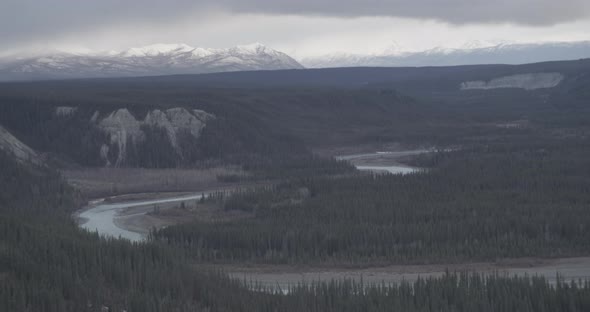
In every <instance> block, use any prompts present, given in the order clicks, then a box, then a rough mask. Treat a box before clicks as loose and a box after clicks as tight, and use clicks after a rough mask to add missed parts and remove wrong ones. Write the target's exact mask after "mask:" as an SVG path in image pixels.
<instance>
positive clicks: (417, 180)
mask: <svg viewBox="0 0 590 312" xmlns="http://www.w3.org/2000/svg"><path fill="white" fill-rule="evenodd" d="M588 143H589V142H588V141H587V139H583V140H577V139H574V140H557V141H553V142H552V141H551V140H546V142H544V143H543V144H536V143H529V144H525V143H522V142H519V143H518V144H506V143H501V144H493V145H488V146H480V147H474V148H472V149H466V150H462V151H456V152H451V153H439V154H434V155H429V156H424V158H423V159H421V160H418V161H419V162H420V164H421V165H428V166H430V167H432V169H430V170H429V172H428V173H427V174H415V175H409V176H398V175H377V176H371V175H364V176H351V175H349V176H345V177H339V178H325V177H324V178H307V179H299V180H297V179H296V180H294V181H291V182H289V183H285V184H283V185H280V186H278V187H274V188H270V189H267V190H256V191H249V192H244V193H240V194H235V195H234V196H231V197H230V198H229V199H227V200H226V201H225V202H223V205H224V206H225V208H226V209H239V210H245V211H249V212H253V213H254V215H255V216H254V217H253V218H250V219H246V220H239V221H233V222H227V223H215V224H211V223H205V222H201V223H195V224H183V225H179V226H174V227H168V228H166V229H163V230H161V231H159V232H156V233H155V234H154V237H155V239H157V240H160V241H163V242H166V243H168V244H171V245H175V246H179V247H182V248H187V249H189V250H191V251H192V252H193V254H194V255H195V256H197V257H198V258H200V259H202V260H205V261H230V262H231V261H238V260H239V261H256V262H273V263H276V262H278V263H300V262H326V263H331V262H345V263H371V262H382V261H385V262H392V261H393V262H398V263H415V262H427V263H430V262H456V261H464V260H468V261H474V260H494V259H497V258H504V257H523V256H545V257H563V256H575V255H586V254H588V252H590V231H588V224H590V214H589V213H588V204H589V203H590V158H588V157H587V156H588V155H590V144H588ZM302 193H303V194H307V196H303V197H302V196H301V194H302Z"/></svg>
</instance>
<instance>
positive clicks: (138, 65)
mask: <svg viewBox="0 0 590 312" xmlns="http://www.w3.org/2000/svg"><path fill="white" fill-rule="evenodd" d="M301 68H303V66H302V65H301V64H299V63H298V62H297V61H296V60H294V59H293V58H291V57H290V56H288V55H287V54H285V53H282V52H279V51H276V50H273V49H271V48H269V47H266V46H264V45H262V44H260V43H255V44H251V45H243V46H237V47H233V48H228V49H207V48H195V47H191V46H189V45H187V44H153V45H148V46H145V47H137V48H131V49H128V50H126V51H122V52H116V51H109V52H97V53H89V54H84V55H82V54H73V53H65V52H60V51H50V52H48V53H46V54H39V55H34V56H29V57H24V58H23V57H13V58H8V59H6V58H4V59H2V62H0V80H22V79H26V80H30V79H55V78H93V77H132V76H152V75H171V74H201V73H213V72H225V71H243V70H277V69H301Z"/></svg>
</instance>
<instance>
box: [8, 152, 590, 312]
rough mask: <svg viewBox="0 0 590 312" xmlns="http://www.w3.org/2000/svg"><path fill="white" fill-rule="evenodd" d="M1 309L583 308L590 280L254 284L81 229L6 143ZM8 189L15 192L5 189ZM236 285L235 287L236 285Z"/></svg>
mask: <svg viewBox="0 0 590 312" xmlns="http://www.w3.org/2000/svg"><path fill="white" fill-rule="evenodd" d="M0 169H1V172H2V174H1V175H0V189H2V190H7V192H4V191H3V192H2V193H0V194H1V195H2V196H1V197H0V234H1V235H0V246H1V248H0V281H1V282H2V283H0V310H2V311H40V312H45V311H47V312H51V311H55V312H64V311H72V312H74V311H76V312H78V311H97V312H98V311H101V312H102V311H105V310H108V311H130V312H150V311H269V312H270V311H317V312H320V311H392V309H393V310H394V311H405V312H407V311H441V310H453V311H465V312H467V311H473V309H478V310H479V311H514V310H519V311H539V310H547V311H583V310H585V309H588V308H590V307H589V306H588V302H590V286H589V285H588V284H587V283H584V284H571V285H570V284H562V283H559V284H558V285H557V287H556V288H554V287H552V286H550V285H549V284H548V283H547V282H546V281H545V280H543V279H541V278H535V279H531V278H506V277H501V276H492V277H483V276H478V275H455V274H449V275H446V276H444V277H442V278H439V279H428V280H418V281H417V282H416V283H415V284H408V283H402V284H401V285H389V286H387V287H385V285H382V286H371V287H368V288H367V285H362V284H358V283H353V282H334V283H329V284H323V283H322V284H314V285H308V286H299V287H295V288H293V289H290V291H289V292H287V293H286V294H284V293H282V292H280V293H272V292H264V291H250V290H248V289H247V288H246V287H244V286H243V285H241V283H240V282H236V281H230V280H229V279H228V278H227V277H225V276H224V275H223V274H221V273H215V272H213V273H211V272H207V271H201V270H199V268H198V266H197V267H196V268H195V266H193V265H191V263H190V261H191V260H190V259H191V258H190V257H186V256H184V253H183V252H182V251H180V250H175V249H171V248H168V247H165V246H159V245H157V244H154V243H146V244H131V243H129V242H127V241H124V240H116V239H109V240H105V239H103V238H99V237H98V236H97V235H92V234H89V233H86V232H83V231H81V230H79V229H78V228H77V226H76V225H75V224H74V223H73V221H71V220H70V219H69V215H68V214H69V212H70V211H72V209H73V208H74V207H75V206H74V203H75V199H74V198H75V197H73V195H74V192H73V190H72V189H71V188H70V187H68V186H66V185H65V184H64V183H63V182H62V181H61V179H60V178H59V176H58V175H57V174H55V173H54V172H52V171H51V170H49V169H47V168H37V167H29V166H23V165H20V164H18V163H17V162H15V161H14V160H13V159H12V158H10V157H8V156H6V155H5V154H4V153H0ZM8 191H9V192H8ZM229 294H231V295H229Z"/></svg>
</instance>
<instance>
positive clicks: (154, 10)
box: [0, 0, 590, 49]
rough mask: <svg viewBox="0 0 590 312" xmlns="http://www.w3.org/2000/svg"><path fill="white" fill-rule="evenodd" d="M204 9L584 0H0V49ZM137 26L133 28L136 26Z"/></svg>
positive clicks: (550, 14)
mask: <svg viewBox="0 0 590 312" xmlns="http://www.w3.org/2000/svg"><path fill="white" fill-rule="evenodd" d="M210 12H230V13H254V14H268V15H285V14H286V15H305V16H330V17H347V18H353V17H366V16H390V17H406V18H417V19H434V20H438V21H443V22H448V23H451V24H466V23H476V24H477V23H514V24H524V25H535V26H547V25H553V24H556V23H562V22H569V21H574V20H579V19H586V18H588V17H589V16H590V1H588V0H561V1H557V0H413V1H406V0H217V1H211V0H209V1H207V0H192V1H191V0H168V1H165V0H3V1H1V2H0V49H8V48H10V47H11V46H15V45H18V44H26V43H28V42H36V41H37V42H38V41H39V40H52V39H54V38H57V37H59V36H62V35H67V34H69V33H85V32H89V33H90V32H91V31H92V30H95V29H98V28H101V27H107V26H108V27H113V25H115V26H116V25H122V26H123V25H126V26H129V25H139V26H140V25H146V24H149V25H158V24H166V23H170V22H174V21H175V20H179V19H186V18H189V17H191V18H195V19H199V18H206V17H207V15H208V14H209V13H210ZM139 26H138V27H139Z"/></svg>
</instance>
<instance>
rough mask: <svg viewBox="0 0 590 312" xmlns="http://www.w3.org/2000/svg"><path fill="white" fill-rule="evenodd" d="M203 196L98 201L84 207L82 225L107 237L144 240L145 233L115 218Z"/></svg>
mask: <svg viewBox="0 0 590 312" xmlns="http://www.w3.org/2000/svg"><path fill="white" fill-rule="evenodd" d="M203 196H205V193H198V194H193V195H184V196H177V197H170V198H162V199H154V200H143V201H130V202H124V203H116V204H108V203H104V201H98V202H95V203H94V204H92V205H90V207H87V208H86V209H84V210H83V211H82V212H81V213H80V214H79V218H80V220H81V221H80V227H82V228H84V229H87V230H88V231H90V232H98V234H100V235H102V236H105V237H115V238H123V239H128V240H130V241H133V242H139V241H143V240H145V239H146V237H145V235H144V234H142V233H137V232H133V231H129V230H126V229H123V228H120V227H118V226H117V225H116V224H115V220H117V219H123V218H130V217H134V216H138V215H144V214H146V213H148V212H150V211H152V209H153V207H152V206H153V205H156V204H164V203H175V202H182V201H186V200H195V199H201V198H202V197H203ZM142 206H146V207H145V208H144V209H138V210H137V211H135V212H134V213H132V214H123V212H124V211H126V210H127V209H129V208H133V207H142Z"/></svg>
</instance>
